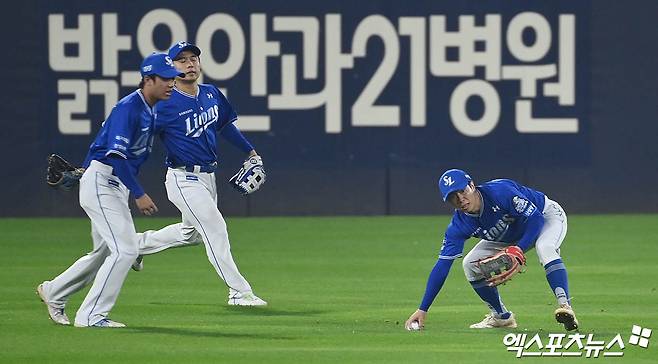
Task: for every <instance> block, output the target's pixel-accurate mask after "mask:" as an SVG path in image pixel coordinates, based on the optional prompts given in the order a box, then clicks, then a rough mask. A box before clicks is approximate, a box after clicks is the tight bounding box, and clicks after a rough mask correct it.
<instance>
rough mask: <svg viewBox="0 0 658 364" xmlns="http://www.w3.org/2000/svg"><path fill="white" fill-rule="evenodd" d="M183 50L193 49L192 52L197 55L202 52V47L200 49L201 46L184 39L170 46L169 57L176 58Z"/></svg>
mask: <svg viewBox="0 0 658 364" xmlns="http://www.w3.org/2000/svg"><path fill="white" fill-rule="evenodd" d="M183 51H192V53H194V54H195V55H197V56H198V55H200V54H201V49H199V47H197V46H195V45H194V44H192V43H188V42H185V41H183V42H178V43H176V44H174V45H173V46H171V48H169V58H171V59H176V57H178V55H179V54H180V52H183Z"/></svg>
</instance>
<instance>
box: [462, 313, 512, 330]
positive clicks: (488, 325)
mask: <svg viewBox="0 0 658 364" xmlns="http://www.w3.org/2000/svg"><path fill="white" fill-rule="evenodd" d="M497 327H509V328H511V329H513V328H515V327H516V319H515V318H514V314H513V313H512V312H510V316H509V318H507V319H502V318H497V317H495V316H494V315H493V314H492V313H490V314H488V315H486V316H484V320H482V321H480V322H478V323H475V324H473V325H471V326H470V328H471V329H493V328H497Z"/></svg>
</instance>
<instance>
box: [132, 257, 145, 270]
mask: <svg viewBox="0 0 658 364" xmlns="http://www.w3.org/2000/svg"><path fill="white" fill-rule="evenodd" d="M130 267H131V268H132V269H133V270H134V271H135V272H139V271H140V270H142V269H144V256H143V255H138V256H137V259H135V261H134V262H133V264H132V265H131V266H130Z"/></svg>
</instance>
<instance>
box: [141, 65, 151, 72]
mask: <svg viewBox="0 0 658 364" xmlns="http://www.w3.org/2000/svg"><path fill="white" fill-rule="evenodd" d="M152 69H153V65H152V64H149V65H148V66H144V67H142V72H149V71H151V70H152Z"/></svg>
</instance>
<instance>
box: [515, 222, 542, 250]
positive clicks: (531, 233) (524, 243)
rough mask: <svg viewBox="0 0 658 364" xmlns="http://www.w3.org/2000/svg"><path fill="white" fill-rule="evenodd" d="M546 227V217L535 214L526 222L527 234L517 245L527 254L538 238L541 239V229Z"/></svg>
mask: <svg viewBox="0 0 658 364" xmlns="http://www.w3.org/2000/svg"><path fill="white" fill-rule="evenodd" d="M543 227H544V216H542V215H539V214H533V215H530V217H528V220H527V222H526V229H525V233H524V234H523V236H522V237H521V240H519V242H518V243H517V244H516V245H518V246H519V248H521V250H523V251H524V252H527V251H528V249H530V248H531V247H532V244H534V243H535V240H537V237H539V233H540V232H541V229H542V228H543Z"/></svg>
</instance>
